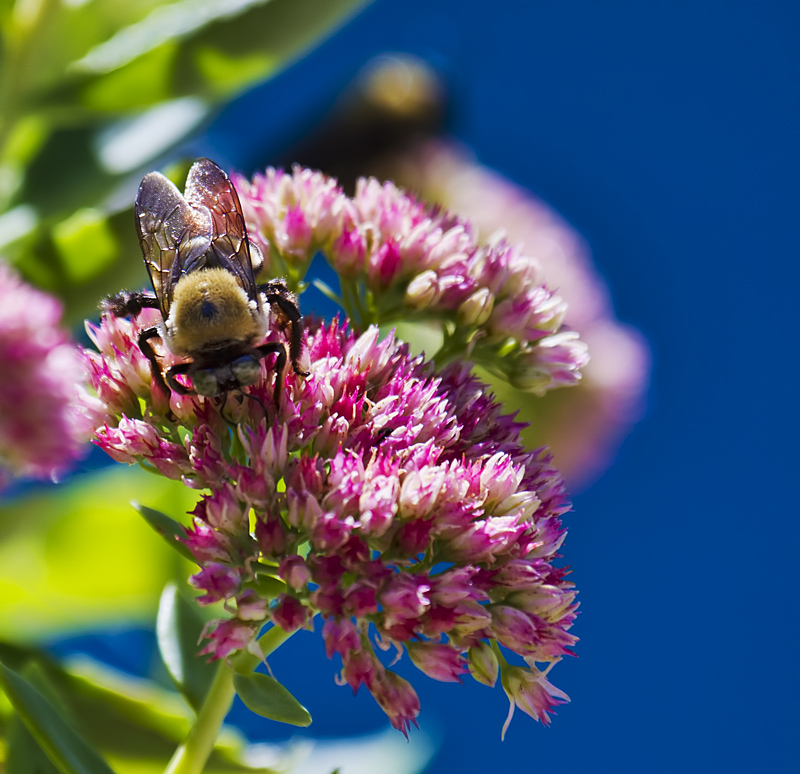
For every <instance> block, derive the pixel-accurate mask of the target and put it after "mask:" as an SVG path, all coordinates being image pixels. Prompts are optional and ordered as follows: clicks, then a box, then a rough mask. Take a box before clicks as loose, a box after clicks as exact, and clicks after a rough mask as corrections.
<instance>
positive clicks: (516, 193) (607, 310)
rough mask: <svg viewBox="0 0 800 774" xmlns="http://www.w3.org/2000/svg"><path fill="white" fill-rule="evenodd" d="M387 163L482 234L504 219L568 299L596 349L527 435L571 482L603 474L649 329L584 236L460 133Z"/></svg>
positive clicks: (540, 406) (542, 408) (639, 402)
mask: <svg viewBox="0 0 800 774" xmlns="http://www.w3.org/2000/svg"><path fill="white" fill-rule="evenodd" d="M381 170H382V173H383V174H388V175H390V176H391V177H393V178H394V179H399V180H400V182H401V183H402V184H403V185H406V186H408V187H409V188H411V189H413V190H415V191H419V192H420V193H421V195H422V196H424V197H425V198H429V199H430V200H435V201H438V202H441V203H442V204H444V205H446V206H447V207H451V208H453V209H454V210H455V211H457V212H458V213H460V214H461V215H463V216H464V217H467V218H469V219H470V222H471V223H472V225H473V226H474V228H475V229H476V231H477V233H479V234H492V233H495V232H496V231H497V229H500V228H502V229H503V230H504V233H506V234H507V235H508V238H509V239H511V240H513V241H515V242H516V241H519V242H521V243H523V244H524V245H525V252H526V254H528V255H530V256H532V258H531V260H535V262H536V263H537V264H538V265H539V266H540V267H541V271H542V272H543V273H544V276H546V277H547V281H548V283H550V286H551V287H554V288H557V289H558V293H559V295H560V296H561V297H562V298H563V299H564V300H565V301H566V302H567V304H568V307H567V310H566V313H565V315H564V321H565V322H566V324H567V325H568V326H569V328H570V329H572V330H578V331H580V332H581V339H582V340H583V341H585V342H586V343H587V345H588V346H589V350H590V351H591V353H592V359H591V361H590V362H589V363H588V364H586V365H585V367H584V368H583V369H582V379H581V383H580V384H579V385H578V387H577V389H574V390H570V391H569V392H568V393H558V394H554V395H552V396H550V395H548V396H546V397H545V400H544V401H541V402H537V404H536V406H535V414H533V413H531V414H529V415H527V416H526V419H529V420H533V419H534V418H535V420H536V421H535V426H534V427H532V428H531V431H530V432H529V433H528V434H527V435H528V436H529V437H530V436H531V435H533V436H534V437H535V438H536V439H537V442H538V443H547V445H548V446H550V447H551V449H552V451H553V453H554V455H555V458H556V459H557V460H558V466H559V469H560V470H561V472H562V473H563V474H564V475H565V477H566V478H567V480H568V481H569V482H570V483H571V488H574V486H575V484H576V483H578V482H581V483H585V482H588V481H589V480H590V479H591V478H593V477H594V476H597V475H598V474H599V473H600V472H602V470H603V469H604V468H605V467H606V466H607V465H608V463H609V458H610V456H611V454H612V452H613V451H614V449H615V447H616V446H617V444H618V443H619V440H620V439H621V438H622V437H623V436H624V435H625V434H626V433H627V432H628V430H629V429H630V427H631V425H632V424H633V423H634V422H635V421H636V420H637V419H638V418H639V416H640V415H641V412H642V409H643V404H644V395H645V392H646V389H647V381H648V375H649V369H650V356H649V351H648V346H647V342H646V341H645V339H644V337H643V336H642V334H641V333H639V331H637V330H636V329H634V328H632V327H631V326H629V325H625V324H623V323H621V322H620V321H619V320H617V319H616V317H615V315H614V309H613V307H612V304H611V299H610V297H609V291H608V287H607V286H606V283H605V282H604V280H603V278H602V277H600V275H599V274H598V273H597V269H596V268H595V266H594V264H593V263H592V259H591V255H590V253H589V250H588V247H587V246H586V244H585V243H584V242H583V240H582V239H581V238H580V236H579V235H578V234H577V233H576V232H575V230H574V229H573V228H571V227H570V225H569V224H567V223H565V222H564V221H563V220H562V219H561V218H560V217H559V216H558V215H557V214H556V213H555V212H553V210H552V209H551V208H550V207H548V206H547V204H545V203H544V202H542V201H540V200H539V199H537V198H536V197H535V196H534V195H533V194H531V193H530V191H527V190H525V189H523V188H520V187H519V186H518V185H515V184H514V183H512V182H511V181H510V180H508V179H506V178H504V177H503V176H502V175H500V174H498V173H497V172H495V171H493V170H491V169H488V168H486V167H484V166H482V165H480V164H478V163H477V162H476V161H475V159H474V158H473V156H472V154H471V152H470V151H469V150H468V149H466V148H463V147H461V146H459V145H457V144H456V143H455V142H453V141H445V140H428V141H426V142H423V143H419V144H418V145H416V146H414V147H413V148H411V149H409V150H407V151H406V152H404V153H403V154H400V155H397V156H395V157H393V158H390V159H384V163H383V164H382V165H381Z"/></svg>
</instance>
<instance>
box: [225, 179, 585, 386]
mask: <svg viewBox="0 0 800 774" xmlns="http://www.w3.org/2000/svg"><path fill="white" fill-rule="evenodd" d="M233 179H234V183H235V184H236V186H237V189H238V191H239V196H240V198H241V201H242V205H243V207H244V210H245V215H246V217H247V219H248V228H249V232H250V235H251V238H252V239H253V241H254V242H256V243H258V245H259V247H260V248H261V251H262V252H263V253H264V255H265V259H266V264H267V265H269V266H270V269H271V271H272V273H273V274H288V275H289V276H290V278H293V279H294V281H298V282H299V281H300V280H301V279H302V277H303V276H304V274H305V272H306V270H307V269H308V266H309V265H310V263H311V260H312V259H313V258H314V256H315V255H316V254H317V253H318V252H322V253H323V254H324V255H325V257H326V259H327V260H328V262H329V263H330V264H331V266H332V267H333V268H334V270H335V271H336V272H337V274H338V275H339V277H340V279H341V289H340V295H338V296H334V294H333V292H332V291H331V292H330V295H332V296H334V297H335V298H336V300H337V301H338V302H339V303H340V304H341V305H342V306H343V308H344V309H345V310H346V312H347V314H348V317H349V318H350V319H352V320H353V321H354V322H356V323H357V324H358V325H359V326H360V328H361V329H364V328H366V326H367V325H369V324H371V323H375V324H386V323H390V322H395V321H404V322H413V321H422V322H426V323H434V324H436V325H438V326H440V327H441V330H442V335H443V339H444V341H443V345H442V349H441V351H440V353H438V354H437V356H436V358H435V359H436V361H437V362H448V361H450V360H453V359H455V358H456V357H461V356H463V355H465V354H467V355H468V356H469V358H470V359H471V360H473V361H474V362H476V363H479V364H481V365H483V366H485V367H486V368H488V369H489V370H490V371H493V372H496V373H498V374H500V375H502V376H503V377H504V378H505V379H506V380H510V381H512V382H513V383H514V384H516V385H518V386H519V387H520V388H522V389H524V390H527V391H530V392H534V393H536V394H543V393H545V392H547V391H548V390H550V389H552V388H554V387H561V386H568V385H574V384H576V383H577V382H578V381H579V379H580V369H581V368H582V367H583V366H584V365H586V363H587V362H588V354H587V348H586V345H585V344H584V342H583V341H582V340H581V339H580V337H579V336H578V334H577V333H575V332H573V331H571V330H569V329H566V328H565V327H564V325H563V322H564V316H565V313H566V304H565V303H564V301H563V300H562V298H561V297H560V296H559V295H558V294H556V293H555V292H554V291H553V290H552V289H551V288H550V287H548V285H547V284H546V282H545V280H544V277H543V276H542V272H541V268H540V266H539V263H538V262H537V261H536V260H534V259H532V258H531V257H529V256H528V255H527V254H526V253H525V252H524V251H523V250H522V249H521V248H520V247H519V246H517V245H514V244H511V243H509V242H508V241H506V240H505V239H504V238H502V237H499V236H498V237H496V238H494V239H492V240H490V241H489V242H488V243H482V242H480V241H479V240H478V239H477V238H476V235H475V231H474V229H473V227H472V226H471V224H470V223H469V222H468V221H464V220H462V219H460V218H458V217H457V216H455V215H452V214H451V213H448V212H446V211H444V210H442V209H439V208H431V207H429V206H427V205H425V204H424V203H422V202H420V201H418V200H417V199H415V198H414V197H413V196H410V195H409V194H407V193H405V192H404V191H402V190H401V189H399V188H398V187H397V186H395V185H394V184H393V183H390V182H387V183H379V182H378V181H377V180H375V179H373V178H370V179H366V178H362V179H361V180H359V181H358V183H357V186H356V191H355V194H354V195H353V196H352V197H350V196H347V195H345V194H344V193H343V192H342V190H341V189H340V188H339V187H338V186H337V184H336V181H335V180H333V179H331V178H328V177H326V176H325V175H322V174H321V173H319V172H311V171H309V170H307V169H301V168H295V169H294V171H293V172H291V173H288V172H284V171H282V170H274V169H268V170H267V171H266V173H265V174H263V175H256V176H255V177H254V178H253V180H252V181H250V180H247V179H246V178H244V177H241V176H238V177H237V176H234V178H233Z"/></svg>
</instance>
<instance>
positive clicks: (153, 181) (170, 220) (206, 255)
mask: <svg viewBox="0 0 800 774" xmlns="http://www.w3.org/2000/svg"><path fill="white" fill-rule="evenodd" d="M135 214H136V228H137V230H138V233H139V242H140V244H141V245H142V253H143V254H144V262H145V265H146V266H147V271H148V272H149V274H150V280H151V282H152V283H153V290H154V291H155V293H156V296H157V297H158V301H159V305H160V307H161V313H162V314H163V316H164V319H166V318H167V316H168V315H169V308H170V304H171V303H172V295H173V291H174V289H175V286H176V284H177V283H178V280H179V279H180V278H181V277H182V276H183V275H185V274H188V273H189V272H192V271H197V270H198V269H202V268H211V267H215V266H217V267H220V268H223V269H225V270H226V271H229V272H230V273H231V274H233V275H234V277H236V279H237V281H238V282H239V285H241V287H242V288H243V289H244V291H245V293H247V296H248V298H250V299H251V300H255V298H256V294H257V291H256V281H255V277H254V273H253V263H252V259H251V256H250V244H249V242H248V239H247V227H246V226H245V221H244V216H243V215H242V205H241V203H240V202H239V196H238V195H237V193H236V189H234V187H233V183H231V181H230V179H229V178H228V176H227V175H226V174H225V173H224V172H223V171H222V170H221V169H220V168H219V167H218V166H217V165H216V164H215V163H214V162H213V161H211V160H209V159H200V160H199V161H197V162H195V164H194V165H193V166H192V168H191V169H190V170H189V177H188V178H187V180H186V193H185V194H181V193H180V191H178V189H177V188H176V187H175V186H174V185H173V184H172V183H171V182H170V181H169V180H168V179H167V178H166V177H164V175H162V174H160V173H159V172H150V174H148V175H145V177H144V179H143V180H142V184H141V185H140V186H139V194H138V195H137V197H136V205H135Z"/></svg>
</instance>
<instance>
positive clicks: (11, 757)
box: [3, 713, 58, 774]
mask: <svg viewBox="0 0 800 774" xmlns="http://www.w3.org/2000/svg"><path fill="white" fill-rule="evenodd" d="M6 743H7V744H8V752H7V754H6V760H5V768H4V770H3V771H4V774H31V772H36V774H58V769H57V768H56V767H55V766H54V765H53V764H52V762H51V761H50V759H49V758H48V757H47V756H46V755H45V754H44V750H42V748H41V747H40V746H39V743H38V742H37V741H36V739H34V738H33V734H31V732H30V731H28V729H27V727H26V726H25V724H24V723H23V722H22V721H21V720H20V718H19V715H17V714H16V713H15V714H13V715H12V716H11V719H10V720H9V723H8V729H7V732H6Z"/></svg>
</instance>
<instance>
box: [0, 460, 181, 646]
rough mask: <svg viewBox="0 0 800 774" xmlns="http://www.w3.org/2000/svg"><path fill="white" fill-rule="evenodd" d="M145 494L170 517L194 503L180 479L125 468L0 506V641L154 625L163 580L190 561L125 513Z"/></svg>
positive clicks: (177, 574)
mask: <svg viewBox="0 0 800 774" xmlns="http://www.w3.org/2000/svg"><path fill="white" fill-rule="evenodd" d="M142 497H146V499H147V501H148V502H149V503H151V504H152V505H153V506H156V507H158V508H159V509H160V510H162V511H165V512H166V513H169V514H172V515H174V516H175V517H176V518H181V517H184V516H185V514H186V511H187V510H188V509H189V508H191V507H192V506H193V504H194V503H193V499H194V498H193V497H192V493H191V492H190V491H188V490H187V489H186V487H184V486H182V485H181V484H180V483H179V482H174V481H168V480H166V479H162V478H159V477H156V476H153V475H151V474H149V473H146V472H145V471H143V470H141V469H138V468H124V467H122V466H115V467H114V468H107V469H105V470H102V471H98V472H96V473H92V474H90V475H86V476H83V477H82V478H80V479H76V480H75V481H74V482H73V483H72V484H70V485H69V486H65V487H60V488H58V489H50V490H47V491H42V492H36V493H33V494H30V495H27V496H25V497H22V498H18V499H14V500H9V501H6V502H5V503H3V504H2V505H1V506H0V636H2V637H7V638H13V639H14V640H15V641H22V640H30V639H33V638H37V637H39V636H41V635H48V636H51V637H52V636H53V635H54V633H55V632H56V631H59V630H61V631H63V630H70V629H76V628H85V627H87V626H91V625H92V624H95V625H96V624H99V623H123V622H125V623H126V624H128V625H131V624H135V623H136V622H142V623H144V622H146V623H148V624H150V623H152V621H153V618H154V616H155V612H156V606H157V604H158V596H159V594H160V592H161V589H162V588H163V587H164V584H165V583H166V582H167V581H168V580H170V579H172V578H174V577H180V578H181V582H182V583H183V582H185V579H186V577H187V576H188V575H189V573H190V572H191V567H192V565H190V564H189V562H188V561H185V560H183V559H182V558H181V557H180V555H179V554H178V553H177V552H175V551H173V550H171V549H170V547H169V546H168V545H167V544H166V543H165V542H164V540H163V539H162V538H160V537H159V536H158V535H157V534H156V533H155V532H154V531H153V530H152V529H150V527H148V525H147V523H146V522H145V521H144V520H143V519H142V518H141V517H140V516H139V515H138V514H137V513H136V511H135V510H134V509H133V508H132V507H131V504H130V501H131V500H132V499H134V498H142Z"/></svg>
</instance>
